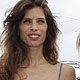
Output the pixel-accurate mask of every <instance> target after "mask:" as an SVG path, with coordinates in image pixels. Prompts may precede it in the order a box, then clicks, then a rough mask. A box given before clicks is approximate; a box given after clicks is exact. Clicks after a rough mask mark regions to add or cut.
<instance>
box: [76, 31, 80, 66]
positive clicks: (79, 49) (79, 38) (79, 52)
mask: <svg viewBox="0 0 80 80" xmlns="http://www.w3.org/2000/svg"><path fill="white" fill-rule="evenodd" d="M76 48H77V51H78V59H79V62H78V64H79V67H80V32H79V34H78V37H77V41H76Z"/></svg>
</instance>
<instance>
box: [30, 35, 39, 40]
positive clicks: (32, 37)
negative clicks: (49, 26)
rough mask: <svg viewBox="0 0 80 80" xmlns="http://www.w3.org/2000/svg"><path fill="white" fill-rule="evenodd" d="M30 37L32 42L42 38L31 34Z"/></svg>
mask: <svg viewBox="0 0 80 80" xmlns="http://www.w3.org/2000/svg"><path fill="white" fill-rule="evenodd" d="M28 37H29V38H30V39H32V40H37V39H38V38H39V37H40V35H39V34H29V35H28Z"/></svg>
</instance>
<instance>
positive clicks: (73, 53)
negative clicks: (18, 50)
mask: <svg viewBox="0 0 80 80" xmlns="http://www.w3.org/2000/svg"><path fill="white" fill-rule="evenodd" d="M17 1H19V0H5V1H4V0H0V34H1V32H2V30H3V25H2V23H3V20H4V19H5V11H6V10H8V9H10V8H11V7H13V6H14V4H15V3H16V2H17ZM47 1H48V5H49V7H50V9H51V11H52V13H53V15H55V16H57V17H56V20H57V23H58V26H59V29H60V30H61V32H62V33H61V34H60V37H59V39H58V45H59V61H61V62H63V63H67V64H69V65H71V66H73V67H74V68H75V71H76V75H77V80H80V67H79V65H78V63H79V62H80V57H79V55H78V52H77V49H76V40H77V36H78V33H79V32H80V0H47ZM0 56H1V52H0Z"/></svg>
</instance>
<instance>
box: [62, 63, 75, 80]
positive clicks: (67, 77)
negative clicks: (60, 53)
mask: <svg viewBox="0 0 80 80" xmlns="http://www.w3.org/2000/svg"><path fill="white" fill-rule="evenodd" d="M61 80H76V74H75V70H74V68H73V67H72V66H69V65H67V64H63V67H62V73H61Z"/></svg>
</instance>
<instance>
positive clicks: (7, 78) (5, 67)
mask: <svg viewBox="0 0 80 80" xmlns="http://www.w3.org/2000/svg"><path fill="white" fill-rule="evenodd" d="M35 6H38V7H41V8H42V9H43V11H44V14H45V17H46V21H47V25H48V30H47V36H46V39H45V42H44V43H43V56H44V58H45V59H46V60H47V62H49V63H50V64H53V65H55V64H56V63H57V62H58V61H57V59H58V46H57V42H56V41H57V36H58V34H59V32H60V30H59V29H58V27H57V23H56V21H55V17H54V16H53V14H52V13H51V11H50V9H49V7H48V6H47V1H46V0H20V1H19V2H18V3H17V4H16V5H15V6H14V7H13V8H11V9H10V10H9V14H8V15H7V17H6V19H5V20H4V22H3V25H4V31H3V32H2V35H1V36H2V37H3V38H2V39H3V40H2V42H1V45H2V46H3V54H2V56H1V58H0V80H14V76H15V74H16V72H17V70H18V68H19V67H21V65H22V64H23V63H24V61H25V60H26V61H27V62H26V64H27V66H28V65H29V62H30V60H29V57H28V46H27V45H26V44H25V43H24V42H23V41H22V40H21V38H20V35H19V24H20V22H21V20H22V19H23V17H24V15H25V11H26V10H29V9H32V8H33V7H35Z"/></svg>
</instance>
